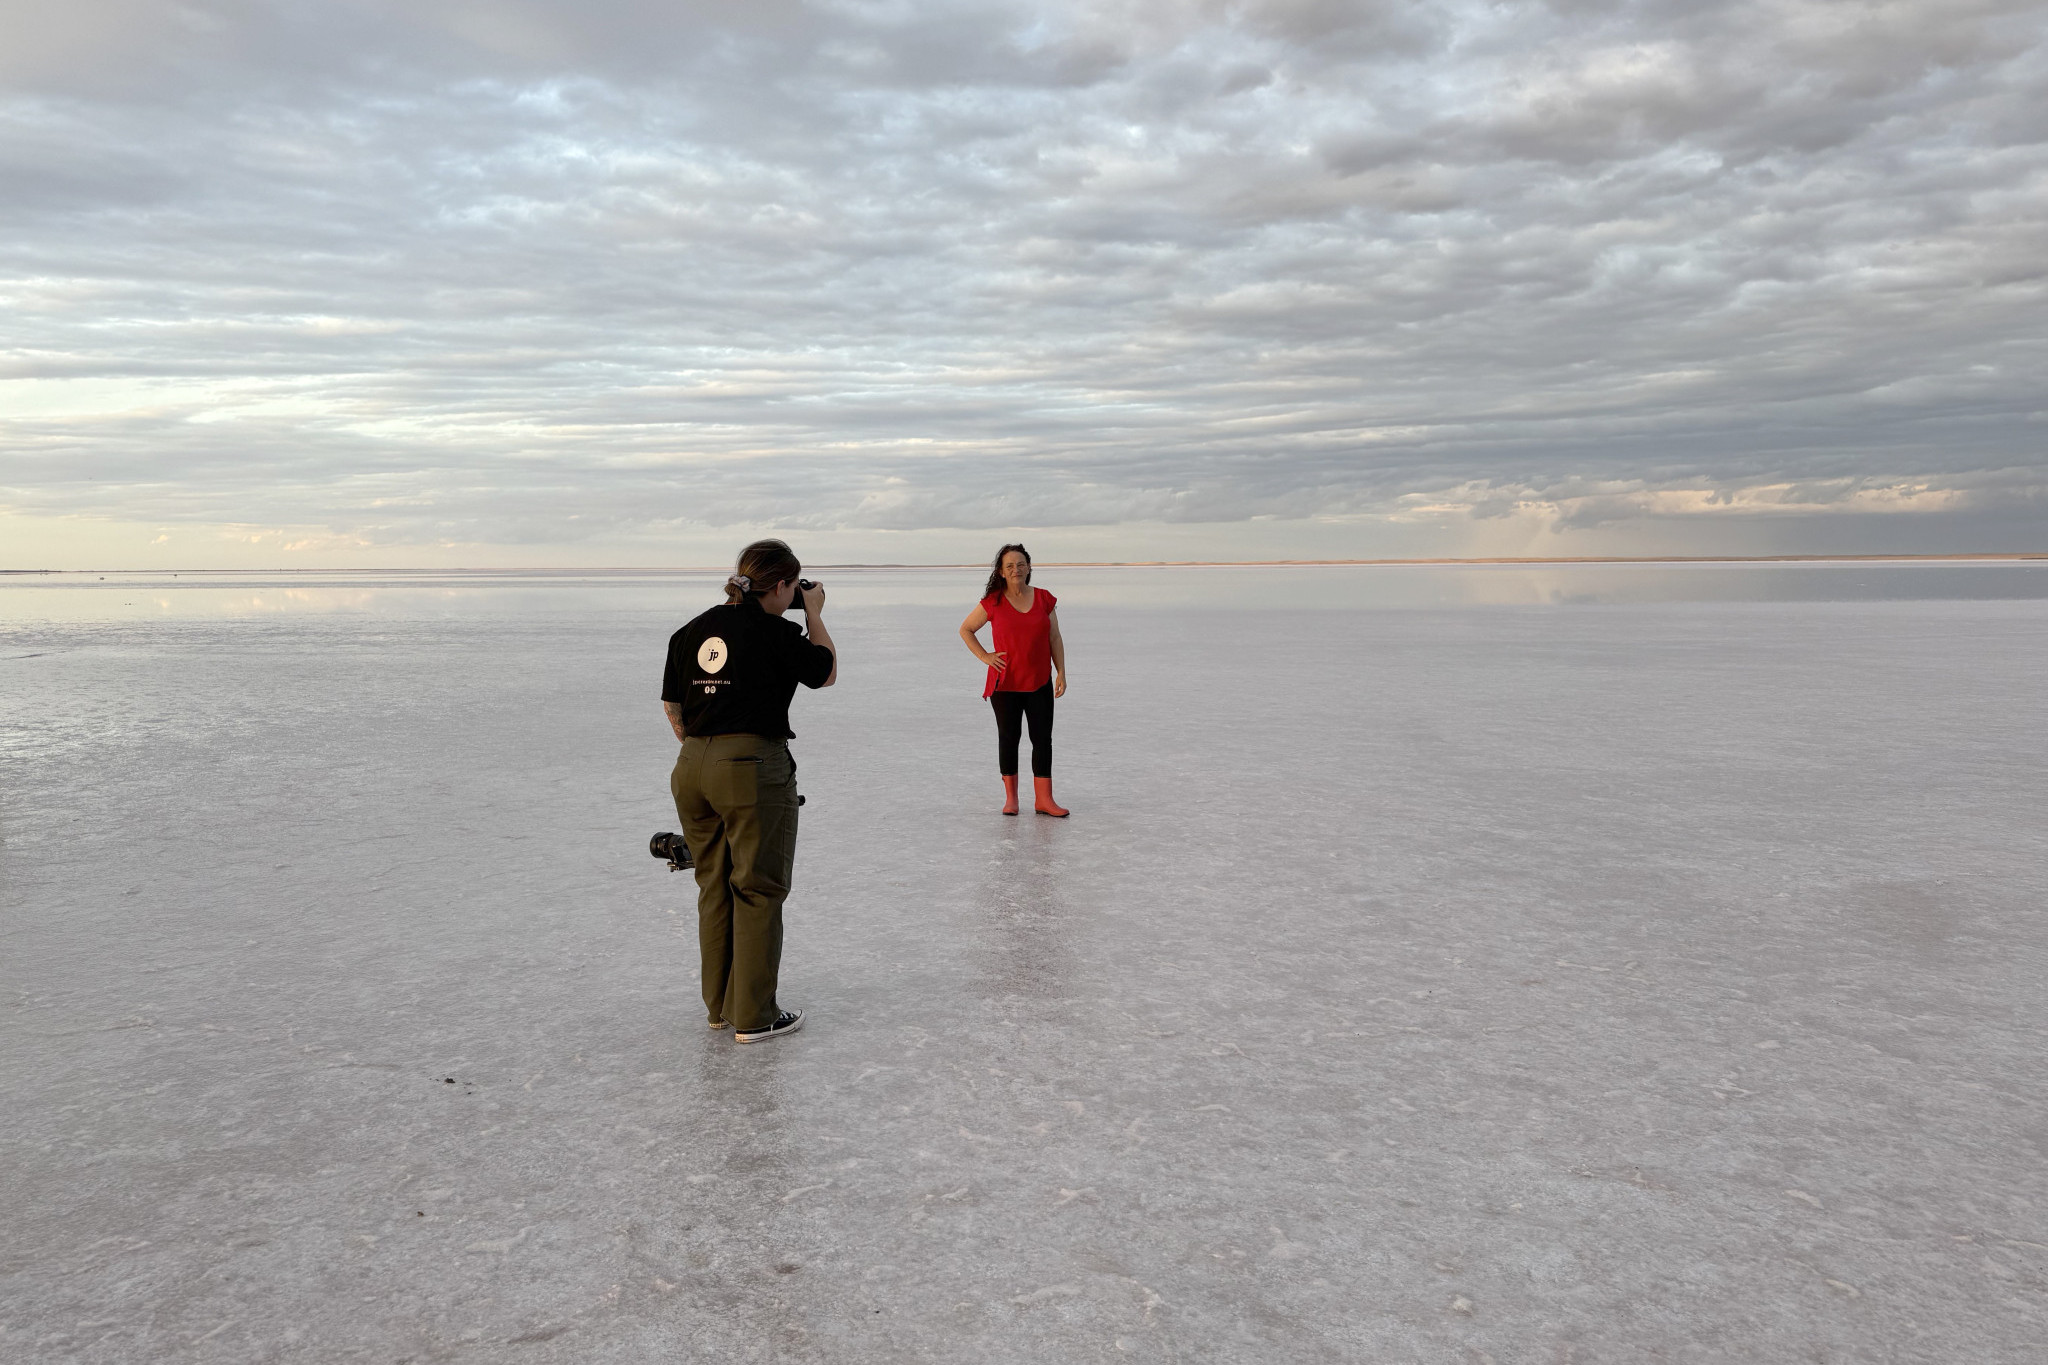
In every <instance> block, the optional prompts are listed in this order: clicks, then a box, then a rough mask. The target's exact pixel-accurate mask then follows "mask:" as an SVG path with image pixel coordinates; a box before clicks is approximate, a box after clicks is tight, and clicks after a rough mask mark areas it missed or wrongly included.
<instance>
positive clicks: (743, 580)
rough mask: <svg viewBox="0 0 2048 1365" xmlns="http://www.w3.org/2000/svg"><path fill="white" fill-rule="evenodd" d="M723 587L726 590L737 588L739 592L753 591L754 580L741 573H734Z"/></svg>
mask: <svg viewBox="0 0 2048 1365" xmlns="http://www.w3.org/2000/svg"><path fill="white" fill-rule="evenodd" d="M725 586H726V587H728V588H738V589H739V590H740V591H741V592H749V591H751V590H752V589H753V586H754V580H753V579H751V578H748V577H747V576H746V575H745V574H743V573H736V574H734V575H733V576H732V577H731V578H728V579H726V580H725Z"/></svg>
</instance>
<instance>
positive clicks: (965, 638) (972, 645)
mask: <svg viewBox="0 0 2048 1365" xmlns="http://www.w3.org/2000/svg"><path fill="white" fill-rule="evenodd" d="M987 624H988V609H987V608H985V607H983V606H982V605H981V603H979V602H976V603H975V604H974V610H973V611H970V612H968V613H967V619H966V620H965V621H962V622H961V623H960V639H961V641H962V642H964V643H965V644H966V646H967V652H968V653H970V654H972V655H973V656H974V657H975V658H977V659H979V660H981V661H982V662H983V663H985V664H987V665H988V666H989V667H990V668H993V669H994V670H995V671H996V672H998V673H1000V672H1002V671H1003V667H1004V664H1005V663H1006V662H1007V661H1006V660H1005V659H1004V658H1003V656H1002V655H1001V654H996V653H991V652H989V651H988V650H986V649H983V648H982V647H981V640H980V638H979V637H978V636H977V634H976V632H977V631H979V630H980V629H981V628H982V627H983V626H985V625H987Z"/></svg>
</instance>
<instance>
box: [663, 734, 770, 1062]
mask: <svg viewBox="0 0 2048 1365" xmlns="http://www.w3.org/2000/svg"><path fill="white" fill-rule="evenodd" d="M669 790H670V791H671V792H673V793H674V794H675V798H676V815H677V817H678V818H680V819H681V820H682V822H683V839H684V841H685V842H686V843H688V844H689V846H690V857H691V858H693V859H694V860H695V861H696V864H697V946H698V948H699V950H700V951H701V952H702V953H703V955H704V1008H705V1009H706V1010H707V1011H708V1012H709V1014H710V1016H711V1020H712V1022H713V1023H716V1022H717V1021H718V1020H720V1019H724V1020H725V1021H726V1022H728V1023H730V1024H731V1025H732V1026H733V1027H734V1028H736V1029H738V1030H740V1031H741V1032H746V1031H748V1030H752V1029H764V1028H767V1027H768V1026H769V1025H771V1024H773V1023H774V1022H775V1016H776V1013H777V1009H776V1004H775V978H776V974H777V973H778V972H779V971H780V969H781V967H782V902H783V899H784V898H785V897H787V896H788V895H789V879H790V872H791V869H792V867H793V866H794V864H795V862H796V760H795V759H793V758H791V757H790V753H789V745H788V743H787V742H786V741H783V740H779V739H763V738H762V737H761V736H759V735H713V736H711V737H709V738H703V737H699V736H696V735H692V736H691V737H690V738H688V739H686V740H684V741H683V751H682V753H681V755H680V756H678V757H677V759H676V767H675V772H674V773H672V774H671V775H670V776H669Z"/></svg>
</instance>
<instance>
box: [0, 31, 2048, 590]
mask: <svg viewBox="0 0 2048 1365" xmlns="http://www.w3.org/2000/svg"><path fill="white" fill-rule="evenodd" d="M0 90H4V91H5V92H6V94H5V99H4V103H0V117H4V123H0V181H4V183H5V184H6V185H7V186H8V190H7V193H6V194H5V196H4V197H0V227H4V231H0V316H4V317H5V318H6V319H7V322H6V323H5V325H4V328H0V423H4V425H0V442H4V444H0V504H7V505H11V506H12V507H13V508H14V509H15V510H16V512H17V513H28V514H35V515H81V514H82V515H90V516H100V517H107V518H115V519H120V520H125V521H131V522H138V523H139V522H149V523H161V524H162V525H163V526H165V527H182V526H218V525H241V526H258V527H261V526H272V525H293V526H313V527H318V528H323V529H324V531H325V532H326V533H327V534H329V535H331V536H332V537H333V538H334V540H335V543H344V542H347V543H370V544H393V545H407V544H431V543H436V542H451V543H487V544H494V545H508V544H509V545H521V544H525V545H536V546H539V545H560V544H564V543H568V544H575V545H582V546H586V547H588V549H589V552H590V554H591V555H592V556H593V557H595V558H598V559H602V558H604V557H605V554H606V550H607V547H608V546H612V545H615V544H619V543H624V542H628V541H640V540H645V539H647V538H650V537H655V536H660V535H664V534H671V533H677V532H681V531H685V530H687V529H689V528H705V527H729V526H743V525H744V526H769V525H772V526H780V527H786V528H790V529H792V530H811V531H815V532H827V531H835V530H863V531H897V530H916V529H921V528H931V527H996V526H1097V525H1099V526H1111V525H1117V524H1124V523H1133V522H1164V523H1176V522H1179V523H1221V522H1234V521H1245V520H1247V519H1251V518H1260V519H1269V520H1271V521H1272V522H1273V523H1274V524H1275V525H1276V526H1283V525H1291V524H1297V523H1299V522H1301V521H1303V520H1304V519H1320V520H1322V521H1323V522H1326V523H1330V522H1335V523H1346V522H1348V523H1354V524H1355V525H1356V526H1357V527H1359V528H1360V531H1359V534H1360V542H1359V544H1360V549H1361V552H1368V553H1369V552H1371V550H1372V548H1373V545H1372V540H1373V533H1374V528H1376V527H1377V528H1387V527H1400V526H1413V525H1429V526H1438V527H1442V528H1446V534H1447V535H1451V536H1452V537H1453V538H1454V539H1455V537H1456V536H1457V535H1461V534H1465V533H1466V532H1467V531H1469V530H1470V529H1471V528H1474V527H1479V526H1482V525H1483V524H1484V523H1485V522H1487V521H1488V520H1491V519H1498V518H1501V517H1523V518H1527V517H1530V516H1532V515H1533V516H1535V517H1537V518H1538V519H1539V520H1541V521H1542V522H1543V523H1544V524H1547V525H1551V526H1554V527H1558V528H1562V529H1564V530H1567V531H1587V530H1590V529H1594V528H1599V527H1603V526H1615V525H1621V524H1638V525H1654V524H1664V523H1676V522H1687V521H1698V520H1700V519H1711V518H1715V517H1720V518H1724V519H1729V520H1739V519H1749V520H1752V521H1754V520H1757V519H1762V520H1764V521H1769V520H1771V519H1772V518H1778V519H1781V520H1785V519H1797V518H1802V517H1803V518H1807V519H1811V518H1812V517H1815V516H1824V515H1829V516H1836V517H1840V518H1846V519H1848V520H1849V521H1852V522H1854V524H1856V525H1857V526H1859V527H1865V528H1867V538H1868V540H1869V546H1868V548H1872V549H1884V548H1894V546H1893V545H1892V544H1890V543H1888V541H1887V537H1892V538H1893V539H1896V528H1897V527H1898V526H1899V525H1900V524H1902V522H1903V521H1904V520H1907V519H1911V518H1914V517H1928V518H1935V519H1945V520H1942V524H1943V525H1953V526H1955V527H1957V528H1959V529H1958V530H1957V532H1956V535H1957V536H1959V537H1961V539H1963V540H1965V541H1967V540H1970V539H1971V538H1972V536H1973V535H1979V536H1980V537H1981V534H1984V533H1983V532H1972V531H1971V530H1970V529H1969V528H1970V527H1972V526H1973V525H1974V526H1979V527H1990V526H1994V525H1995V526H1996V527H1998V528H2000V529H1999V530H1998V531H1997V535H1998V536H2000V537H2001V538H2003V539H2005V540H2010V539H2011V538H2012V537H2013V536H2014V535H2019V536H2021V537H2022V538H2025V537H2027V536H2028V535H2033V536H2034V538H2035V539H2039V538H2040V536H2039V535H2038V534H2035V533H2037V532H2039V531H2040V530H2041V529H2042V528H2044V527H2048V451H2044V435H2048V422H2044V414H2048V401H2044V399H2043V397H2042V394H2043V392H2044V385H2043V383H2042V376H2043V375H2044V374H2048V325H2044V322H2043V319H2044V318H2048V226H2044V225H2048V144H2044V136H2048V124H2044V120H2043V118H2042V116H2041V113H2040V111H2041V110H2042V109H2043V108H2048V42H2044V25H2043V10H2042V8H2041V6H2039V5H2037V4H2014V3H1989V2H1976V3H1973V2H1972V0H1962V3H1955V2H1954V0H1950V2H1949V3H1941V4H1935V3H1931V0H1929V2H1924V3H1923V2H1921V0H1914V2H1912V3H1889V4H1844V3H1835V2H1834V0H1828V2H1827V3H1802V2H1799V0H1787V2H1782V3H1739V4H1713V3H1704V4H1702V3H1640V4H1628V3H1607V2H1605V0H1553V2H1552V3H1549V4H1535V3H1505V4H1479V3H1473V4H1441V3H1429V4H1425V3H1416V4H1406V3H1379V4H1374V3H1336V2H1335V0H1264V2H1263V3H1261V2H1259V0H1248V2H1247V3H1240V4H1222V3H1184V4H1166V3H1138V2H1135V0H1134V2H1132V3H1124V4H1093V5H1085V6H1080V5H1073V6H1066V5H1053V4H1023V3H1012V4H1004V3H972V4H969V3H963V4H951V5H938V4H915V5H913V4H907V3H838V4H812V5H802V4H794V3H783V2H781V0H771V2H770V3H752V4H749V5H747V6H745V7H734V6H730V5H725V4H711V3H695V4H675V3H663V4H654V3H641V2H640V0H609V2H608V3H606V2H598V3H593V2H592V0H583V2H582V3H577V4H568V3H552V0H550V2H548V3H543V2H542V0H526V2H525V3H503V2H502V0H489V2H488V3H487V2H486V0H450V2H449V3H442V4H436V5H429V6H421V5H405V6H401V5H398V4H396V3H385V2H384V0H327V2H326V3H320V4H314V3H310V0H309V2H308V3H300V4H255V3H201V4H194V5H188V6H184V7H170V6H163V5H159V4H155V3H141V2H138V3H133V4H130V5H128V6H126V7H123V6H121V5H103V6H94V7H82V6H76V5H67V4H60V3H54V2H52V0H33V2H32V3H25V2H24V0H0ZM1973 518H1976V520H1974V521H1973ZM1801 524H1804V523H1803V522H1802V523H1801ZM1460 528H1464V529H1463V530H1461V529H1460ZM1276 534H1278V533H1277V532H1276ZM1858 534H1859V535H1863V534H1866V533H1865V532H1859V533H1858ZM1284 548H1285V547H1284V546H1282V545H1278V544H1276V545H1275V546H1274V552H1275V553H1281V552H1284ZM1446 548H1455V547H1454V546H1452V545H1450V544H1448V543H1447V545H1446ZM1775 548H1799V547H1798V546H1781V547H1775ZM1827 548H1843V547H1842V546H1839V545H1830V546H1828V547H1827ZM1915 548H1918V547H1915ZM1952 548H1956V549H1972V548H1984V549H2004V548H2042V547H2041V546H2038V545H2035V546H2028V545H2009V544H2002V543H2001V544H1981V545H1978V544H1967V543H1958V544H1956V545H1954V546H1953V547H1952Z"/></svg>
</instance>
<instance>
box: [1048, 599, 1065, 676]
mask: <svg viewBox="0 0 2048 1365" xmlns="http://www.w3.org/2000/svg"><path fill="white" fill-rule="evenodd" d="M1045 623H1046V625H1048V626H1050V627H1051V628H1052V668H1053V674H1052V694H1053V695H1054V696H1055V697H1064V696H1066V695H1067V642H1066V641H1065V640H1062V639H1061V638H1060V613H1059V608H1057V607H1055V608H1053V610H1052V614H1051V615H1049V616H1047V617H1046V618H1045Z"/></svg>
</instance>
